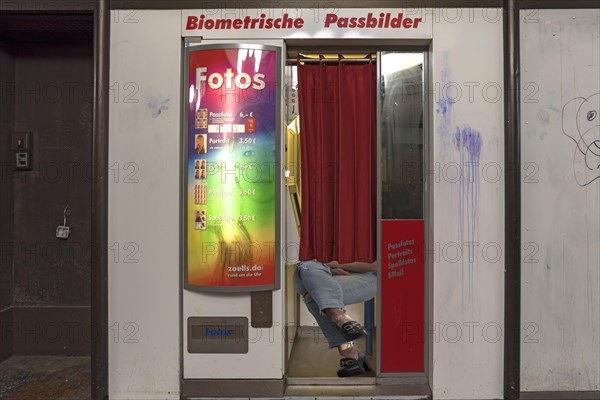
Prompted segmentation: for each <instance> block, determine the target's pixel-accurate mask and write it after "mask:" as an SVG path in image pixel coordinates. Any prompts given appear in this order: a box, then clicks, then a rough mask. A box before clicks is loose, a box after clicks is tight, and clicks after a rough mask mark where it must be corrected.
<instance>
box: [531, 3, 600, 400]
mask: <svg viewBox="0 0 600 400" xmlns="http://www.w3.org/2000/svg"><path fill="white" fill-rule="evenodd" d="M521 66H522V68H521V70H522V78H521V81H522V85H521V86H522V88H523V90H522V92H521V101H522V103H521V113H522V117H521V118H522V119H521V137H522V140H521V145H522V165H521V171H522V174H523V180H522V185H521V189H522V196H523V200H522V210H523V211H522V218H523V225H522V244H523V247H522V251H523V262H522V265H521V268H522V278H521V279H522V281H521V285H522V307H521V323H522V326H523V331H522V342H521V343H522V344H521V385H522V390H525V391H533V390H568V391H588V390H600V343H599V340H598V339H599V337H600V296H599V294H600V247H599V244H600V170H599V169H598V168H597V166H598V164H599V163H600V156H599V155H598V151H597V150H598V147H595V149H596V150H594V147H593V145H592V147H591V151H588V150H587V145H589V144H592V143H593V141H594V140H596V141H598V142H596V143H598V144H600V115H598V114H600V11H599V10H597V9H596V10H523V11H522V12H521ZM578 110H579V114H577V111H578ZM592 111H595V113H596V114H595V116H594V114H593V113H590V112H592ZM567 135H569V136H571V137H569V136H567ZM581 136H583V138H584V142H585V143H587V145H586V146H584V145H583V142H580V145H581V148H582V149H583V150H584V151H586V153H587V154H586V155H584V154H583V153H581V152H579V151H578V150H576V142H575V140H573V139H572V137H573V138H577V140H581ZM594 152H595V154H594ZM584 161H587V163H586V162H584ZM588 166H591V168H589V167H588ZM594 179H595V180H594Z"/></svg>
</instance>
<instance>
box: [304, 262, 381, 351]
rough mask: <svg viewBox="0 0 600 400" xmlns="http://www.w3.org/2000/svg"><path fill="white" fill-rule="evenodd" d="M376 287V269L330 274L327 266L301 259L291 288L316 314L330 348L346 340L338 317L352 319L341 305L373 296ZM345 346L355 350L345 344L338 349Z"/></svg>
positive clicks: (358, 301) (340, 319)
mask: <svg viewBox="0 0 600 400" xmlns="http://www.w3.org/2000/svg"><path fill="white" fill-rule="evenodd" d="M376 287H377V275H376V274H375V273H370V272H369V273H354V274H352V275H337V276H332V275H331V271H330V269H329V268H328V267H326V266H324V265H323V264H321V263H319V262H315V261H308V262H302V263H300V264H299V265H298V269H297V270H296V272H295V273H294V288H295V289H296V291H297V292H298V293H300V294H301V295H303V296H304V297H305V299H306V301H305V303H306V306H307V308H308V310H309V311H310V313H311V314H312V315H313V316H314V317H315V320H316V321H317V324H319V327H320V328H321V331H323V334H324V335H325V337H326V338H327V341H328V343H329V347H330V348H331V347H336V346H341V345H344V344H346V343H348V340H347V339H346V338H344V336H343V335H342V334H341V333H340V331H339V329H338V326H339V325H340V323H339V322H340V321H341V322H345V321H347V320H351V318H350V317H349V316H347V315H346V314H345V313H344V311H343V309H344V306H345V305H347V304H354V303H360V302H364V301H366V300H369V299H372V298H373V297H374V296H375V290H376ZM306 293H309V294H310V298H308V299H307V297H306V296H305V295H306ZM336 322H338V323H337V324H336ZM342 347H344V346H342ZM346 348H348V351H354V350H352V349H351V348H350V346H348V345H346V347H345V348H344V349H342V348H339V349H340V352H341V351H342V350H346Z"/></svg>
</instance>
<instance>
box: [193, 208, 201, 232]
mask: <svg viewBox="0 0 600 400" xmlns="http://www.w3.org/2000/svg"><path fill="white" fill-rule="evenodd" d="M201 226H202V215H201V214H200V210H195V211H194V229H196V230H199V229H202V228H201Z"/></svg>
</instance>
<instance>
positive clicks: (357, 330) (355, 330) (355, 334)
mask: <svg viewBox="0 0 600 400" xmlns="http://www.w3.org/2000/svg"><path fill="white" fill-rule="evenodd" d="M340 331H341V332H342V335H343V336H344V339H346V340H347V341H349V342H351V341H353V340H356V339H358V338H360V337H363V336H367V330H366V329H365V328H363V326H362V325H361V324H359V323H358V322H356V321H347V322H344V323H343V324H342V326H340Z"/></svg>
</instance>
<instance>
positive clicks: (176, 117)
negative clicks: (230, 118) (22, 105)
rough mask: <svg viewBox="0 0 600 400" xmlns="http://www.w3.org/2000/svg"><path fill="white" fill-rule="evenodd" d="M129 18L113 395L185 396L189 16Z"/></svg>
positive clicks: (123, 51) (115, 187) (118, 33)
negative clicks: (183, 69) (182, 177)
mask: <svg viewBox="0 0 600 400" xmlns="http://www.w3.org/2000/svg"><path fill="white" fill-rule="evenodd" d="M127 15H128V14H127V13H124V12H122V11H113V18H112V29H111V50H110V58H111V66H110V79H111V88H114V90H113V91H112V92H111V93H113V94H114V96H115V97H114V98H112V99H111V102H110V108H109V113H110V115H109V146H110V148H109V165H110V166H111V167H110V168H111V171H112V172H114V173H115V175H114V176H112V177H111V180H110V184H109V221H110V222H109V240H108V241H109V243H110V246H111V250H110V251H111V252H110V256H109V283H108V287H109V290H108V291H109V293H108V298H109V323H108V324H109V327H111V332H112V333H113V334H115V336H114V337H113V338H112V339H111V340H110V341H109V382H110V384H109V385H110V388H109V392H110V393H109V395H110V398H111V399H153V398H163V399H164V398H168V399H178V398H179V374H180V368H179V359H180V354H179V209H180V207H179V196H180V194H179V190H180V187H179V170H180V164H179V146H180V110H179V109H180V59H181V37H180V34H181V31H180V23H181V12H180V11H139V12H137V13H136V14H135V21H132V20H131V18H129V19H126V18H125V17H126V16H127ZM159 110H160V112H159Z"/></svg>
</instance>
